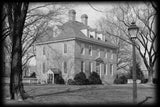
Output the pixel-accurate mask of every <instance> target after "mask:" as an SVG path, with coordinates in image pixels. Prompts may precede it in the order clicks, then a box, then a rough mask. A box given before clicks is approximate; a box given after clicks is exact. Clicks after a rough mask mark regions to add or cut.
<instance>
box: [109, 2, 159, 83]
mask: <svg viewBox="0 0 160 107" xmlns="http://www.w3.org/2000/svg"><path fill="white" fill-rule="evenodd" d="M153 5H154V4H153V3H150V2H147V3H146V2H145V3H141V4H134V3H123V4H118V5H115V7H114V8H113V9H112V11H111V12H112V14H113V16H112V19H115V20H114V21H113V22H111V24H112V26H114V28H113V27H111V28H112V31H111V30H110V31H109V30H108V29H106V31H107V33H108V34H110V35H111V36H114V37H118V35H117V34H115V32H117V31H118V32H119V31H120V32H123V38H122V37H120V36H119V37H118V38H119V39H121V40H123V41H125V42H126V43H131V42H130V38H129V35H128V31H127V29H128V27H129V26H130V23H131V22H132V21H136V22H137V26H139V28H140V30H139V36H138V38H137V41H136V42H137V44H136V48H137V50H138V52H139V54H140V56H141V58H142V59H143V62H144V64H145V66H146V68H147V70H148V72H149V81H148V82H149V83H151V82H152V78H153V73H154V72H155V63H156V60H157V58H158V54H157V53H158V50H157V49H156V44H155V43H156V39H157V32H156V27H155V25H156V17H157V11H155V10H154V9H156V8H155V7H154V6H153ZM107 14H109V13H107ZM109 15H110V14H109ZM106 21H107V22H108V19H107V20H106ZM106 26H108V25H106ZM109 26H110V25H109ZM115 27H116V28H117V27H118V29H119V30H116V29H115ZM124 36H125V37H124Z"/></svg>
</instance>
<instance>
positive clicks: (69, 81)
mask: <svg viewBox="0 0 160 107" xmlns="http://www.w3.org/2000/svg"><path fill="white" fill-rule="evenodd" d="M67 83H68V85H76V82H75V81H74V80H73V79H69V80H68V81H67Z"/></svg>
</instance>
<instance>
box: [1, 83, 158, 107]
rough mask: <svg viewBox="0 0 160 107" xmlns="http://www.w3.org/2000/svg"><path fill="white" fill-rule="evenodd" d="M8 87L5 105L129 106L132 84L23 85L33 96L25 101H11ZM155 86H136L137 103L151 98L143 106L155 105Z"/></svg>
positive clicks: (6, 87) (7, 87) (6, 88)
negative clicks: (148, 97)
mask: <svg viewBox="0 0 160 107" xmlns="http://www.w3.org/2000/svg"><path fill="white" fill-rule="evenodd" d="M8 90H9V86H8V85H5V96H4V99H5V100H4V103H5V104H76V105H77V104H80V105H81V104H110V105H112V104H131V103H132V84H126V85H83V86H72V85H25V90H26V92H27V93H28V94H29V95H32V96H33V99H32V98H29V99H27V100H25V101H13V100H10V99H7V97H9V92H8ZM155 90H156V88H155V86H151V85H144V84H139V85H138V93H137V95H138V102H141V101H143V100H144V99H145V98H146V97H147V96H150V97H152V98H151V99H148V100H147V101H146V102H145V103H144V104H155V103H156V102H155V101H156V99H155V97H156V96H155Z"/></svg>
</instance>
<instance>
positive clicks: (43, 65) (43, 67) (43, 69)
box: [43, 63, 45, 73]
mask: <svg viewBox="0 0 160 107" xmlns="http://www.w3.org/2000/svg"><path fill="white" fill-rule="evenodd" d="M43 73H45V63H43Z"/></svg>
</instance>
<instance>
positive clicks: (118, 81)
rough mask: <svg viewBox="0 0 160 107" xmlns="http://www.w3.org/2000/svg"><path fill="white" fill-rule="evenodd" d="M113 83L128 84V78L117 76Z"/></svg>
mask: <svg viewBox="0 0 160 107" xmlns="http://www.w3.org/2000/svg"><path fill="white" fill-rule="evenodd" d="M113 83H114V84H127V78H126V76H124V75H122V76H118V75H117V76H116V78H115V80H114V82H113Z"/></svg>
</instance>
